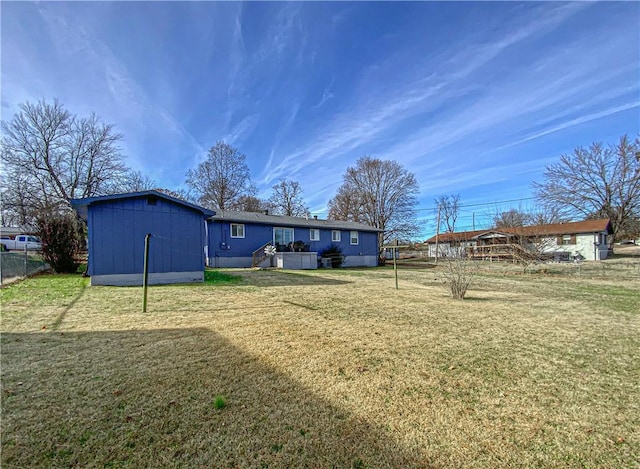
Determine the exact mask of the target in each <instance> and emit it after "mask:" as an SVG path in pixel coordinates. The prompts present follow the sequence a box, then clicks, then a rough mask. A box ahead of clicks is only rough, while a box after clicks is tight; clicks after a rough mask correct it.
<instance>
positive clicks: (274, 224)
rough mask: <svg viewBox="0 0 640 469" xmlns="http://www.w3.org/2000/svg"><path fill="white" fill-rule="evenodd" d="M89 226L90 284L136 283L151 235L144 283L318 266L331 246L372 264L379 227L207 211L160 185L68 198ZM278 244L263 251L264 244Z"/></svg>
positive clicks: (351, 260)
mask: <svg viewBox="0 0 640 469" xmlns="http://www.w3.org/2000/svg"><path fill="white" fill-rule="evenodd" d="M71 204H72V206H73V207H74V208H75V210H76V211H77V212H78V214H79V215H80V216H81V217H82V218H83V219H84V220H85V221H86V222H87V226H88V230H89V232H88V254H89V261H88V262H89V264H88V270H87V271H88V274H89V276H90V277H91V284H92V285H141V284H142V275H143V267H144V242H145V236H146V235H147V234H150V235H151V237H150V248H149V284H159V283H185V282H202V281H203V279H204V269H205V265H208V266H211V267H267V266H273V267H280V268H285V269H316V268H318V265H319V263H320V261H321V254H322V252H324V251H325V250H327V249H329V248H334V249H337V250H338V251H339V252H341V254H342V259H343V264H342V265H343V266H345V267H358V266H370V267H373V266H376V265H377V263H378V236H379V235H380V233H381V232H382V230H379V229H377V228H373V227H370V226H368V225H364V224H361V223H353V222H347V221H333V220H320V219H318V218H317V217H311V218H298V217H288V216H282V215H271V214H268V213H253V212H233V211H226V210H220V211H215V212H214V211H211V210H207V209H205V208H203V207H199V206H198V205H194V204H191V203H189V202H186V201H184V200H181V199H177V198H175V197H172V196H170V195H167V194H165V193H163V192H160V191H153V190H151V191H143V192H133V193H127V194H114V195H108V196H102V197H92V198H87V199H75V200H72V201H71ZM267 246H272V248H270V249H272V250H274V251H276V252H275V253H274V255H272V256H266V255H265V248H266V247H267Z"/></svg>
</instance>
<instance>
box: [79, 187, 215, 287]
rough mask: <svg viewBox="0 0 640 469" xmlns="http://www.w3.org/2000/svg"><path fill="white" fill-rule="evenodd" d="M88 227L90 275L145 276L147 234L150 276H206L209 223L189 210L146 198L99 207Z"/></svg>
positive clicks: (92, 207) (91, 209)
mask: <svg viewBox="0 0 640 469" xmlns="http://www.w3.org/2000/svg"><path fill="white" fill-rule="evenodd" d="M88 226H89V274H90V275H110V274H136V273H141V272H142V270H143V263H144V260H143V256H144V237H145V235H146V234H147V233H151V235H152V237H151V240H150V249H149V272H151V273H161V272H192V271H198V270H204V252H203V246H204V243H205V239H204V238H205V236H204V218H203V215H202V214H201V213H198V212H197V211H195V210H192V209H190V208H188V207H184V206H180V205H178V204H176V203H173V202H170V201H168V200H164V199H160V198H158V199H156V204H155V205H150V204H149V203H148V202H147V198H146V197H145V198H132V199H119V200H113V201H104V202H98V203H95V204H92V205H90V206H89V213H88Z"/></svg>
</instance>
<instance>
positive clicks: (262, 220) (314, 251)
mask: <svg viewBox="0 0 640 469" xmlns="http://www.w3.org/2000/svg"><path fill="white" fill-rule="evenodd" d="M208 226H209V265H211V266H213V267H251V266H255V265H256V263H257V265H259V266H268V265H270V263H271V260H270V259H268V258H264V256H263V255H262V254H263V252H264V249H265V247H266V246H267V245H268V244H271V245H272V246H275V247H276V251H277V253H276V255H275V259H274V265H275V266H277V267H284V268H298V269H300V268H307V269H315V268H316V267H317V265H318V261H317V258H318V253H320V252H322V251H323V250H325V249H327V248H329V247H330V246H331V245H336V246H338V247H339V248H340V249H341V250H342V255H343V256H344V263H343V264H342V265H343V266H345V267H360V266H365V267H374V266H376V265H377V264H378V235H379V233H381V232H382V230H379V229H377V228H372V227H370V226H368V225H363V224H361V223H353V222H347V221H330V220H319V219H318V218H317V217H313V218H298V217H288V216H284V215H269V214H267V213H254V212H231V211H222V210H221V211H217V212H216V214H215V215H214V216H212V217H211V218H210V219H209V222H208ZM293 251H296V252H293Z"/></svg>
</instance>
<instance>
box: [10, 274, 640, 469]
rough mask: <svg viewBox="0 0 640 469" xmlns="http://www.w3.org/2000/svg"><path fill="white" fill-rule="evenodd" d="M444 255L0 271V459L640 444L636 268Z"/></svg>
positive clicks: (170, 461)
mask: <svg viewBox="0 0 640 469" xmlns="http://www.w3.org/2000/svg"><path fill="white" fill-rule="evenodd" d="M438 269H439V268H437V269H430V270H425V271H421V270H413V269H412V270H409V271H402V272H400V289H399V290H397V291H396V290H395V289H394V281H393V271H392V270H390V269H389V268H385V269H366V270H357V269H343V270H335V271H314V272H295V273H294V272H278V271H254V270H248V271H238V272H235V271H234V273H238V274H240V275H242V277H243V280H242V281H241V282H240V283H238V284H237V285H232V286H212V285H189V286H156V287H151V288H150V290H149V312H148V313H146V314H143V313H141V312H140V310H141V289H140V288H111V287H90V288H84V286H85V282H86V280H85V279H81V278H80V277H68V276H67V277H56V276H51V277H42V278H38V279H32V280H27V281H25V282H23V283H22V284H20V285H16V286H12V287H10V288H8V289H3V290H2V292H0V293H2V295H3V297H2V298H3V304H2V306H3V309H2V337H1V341H2V342H1V345H2V415H3V422H2V466H3V467H29V466H31V467H35V466H40V467H43V466H44V467H56V466H65V467H68V466H79V467H96V466H100V467H118V466H131V467H173V466H176V467H178V466H188V467H225V466H228V467H462V466H465V467H531V466H543V467H554V466H555V467H582V466H587V467H595V466H598V467H633V466H634V465H637V464H638V463H639V462H640V452H639V451H638V447H639V445H640V434H639V430H638V429H639V428H640V398H639V397H638V390H639V386H640V383H639V381H640V378H639V377H640V366H639V363H640V352H639V350H640V316H639V315H638V310H639V309H640V301H639V300H638V298H639V297H640V295H636V293H638V292H639V290H640V288H639V287H638V285H635V284H633V285H627V284H620V282H614V281H600V280H586V279H580V278H575V277H566V278H564V280H563V281H562V282H559V281H557V279H555V278H553V277H549V276H544V275H517V276H516V275H508V274H506V273H505V272H502V271H500V272H497V273H496V272H492V271H490V270H486V271H485V272H484V274H483V275H482V276H481V277H479V279H478V282H477V283H476V285H475V286H472V288H471V290H470V292H469V294H468V300H465V301H463V302H460V301H455V300H452V299H450V298H449V294H448V292H447V291H445V290H444V289H443V288H442V285H441V280H440V272H439V270H438ZM18 288H20V289H22V290H16V289H18ZM43 326H44V328H43ZM217 396H223V397H224V398H225V399H226V406H224V408H216V406H215V405H214V401H215V399H216V397H217Z"/></svg>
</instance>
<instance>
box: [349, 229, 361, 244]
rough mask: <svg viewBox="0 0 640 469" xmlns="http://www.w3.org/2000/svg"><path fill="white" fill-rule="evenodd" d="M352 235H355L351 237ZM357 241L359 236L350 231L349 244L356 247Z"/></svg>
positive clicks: (355, 232)
mask: <svg viewBox="0 0 640 469" xmlns="http://www.w3.org/2000/svg"><path fill="white" fill-rule="evenodd" d="M354 234H355V236H353V235H354ZM354 238H355V240H356V242H355V243H354V242H353V239H354ZM359 241H360V235H359V233H358V232H357V231H351V232H350V233H349V243H350V244H351V245H352V246H357V245H358V242H359Z"/></svg>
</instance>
